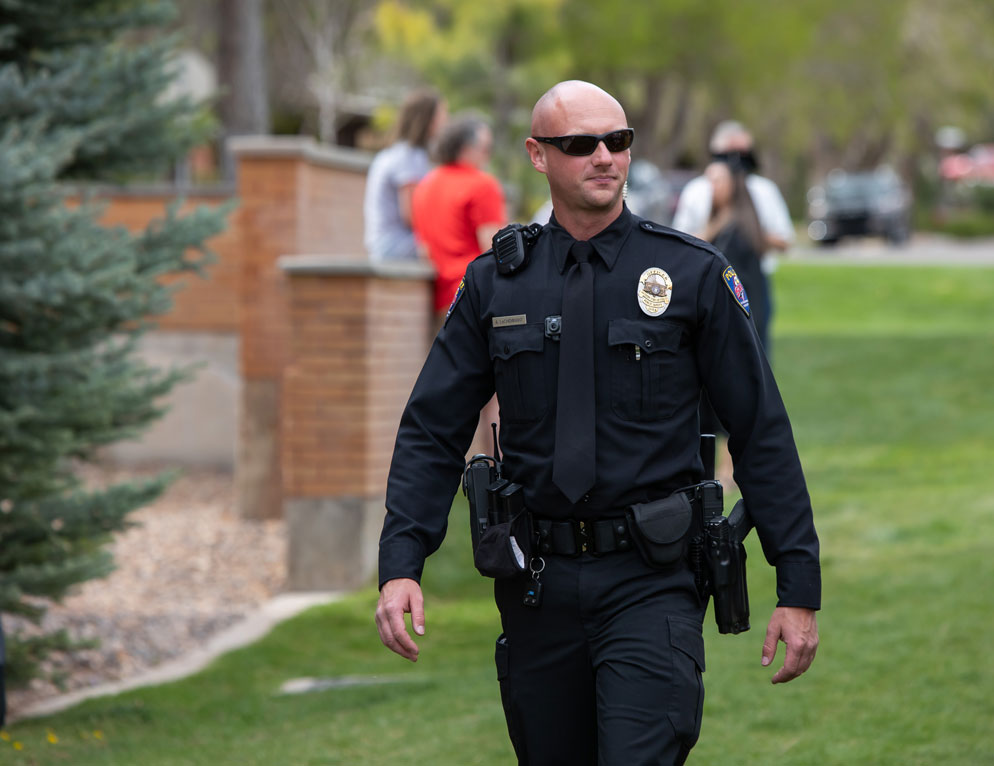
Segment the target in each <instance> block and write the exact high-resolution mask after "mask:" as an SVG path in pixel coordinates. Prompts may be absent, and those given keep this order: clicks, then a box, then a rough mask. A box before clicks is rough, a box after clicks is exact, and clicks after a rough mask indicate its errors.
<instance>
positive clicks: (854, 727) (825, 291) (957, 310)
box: [0, 262, 994, 766]
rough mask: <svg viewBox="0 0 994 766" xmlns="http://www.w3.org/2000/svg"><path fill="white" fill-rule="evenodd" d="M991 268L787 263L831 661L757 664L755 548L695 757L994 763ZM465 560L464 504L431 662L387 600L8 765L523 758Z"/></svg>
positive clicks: (825, 656)
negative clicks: (513, 743)
mask: <svg viewBox="0 0 994 766" xmlns="http://www.w3.org/2000/svg"><path fill="white" fill-rule="evenodd" d="M991 276H992V270H991V269H990V268H986V269H974V268H963V267H952V268H919V267H908V266H900V267H879V268H878V267H866V266H841V265H807V264H795V263H791V262H787V263H785V264H784V265H783V266H782V268H781V269H780V270H778V271H777V273H776V277H775V279H776V290H777V292H776V301H777V307H778V310H777V316H776V320H775V323H774V330H775V338H774V353H775V362H776V368H777V375H778V379H779V382H780V387H781V390H782V392H783V394H784V399H785V401H786V403H787V407H788V409H789V411H790V413H791V419H792V423H793V426H794V432H795V436H796V438H797V440H798V443H799V446H800V452H801V457H802V461H803V463H804V466H805V472H806V474H807V477H808V485H809V489H810V491H811V496H812V502H813V505H814V508H815V515H816V521H817V525H818V531H819V536H820V538H821V543H822V569H823V577H824V588H825V593H824V609H823V610H822V611H821V612H820V613H819V615H818V620H819V629H820V634H821V646H820V647H819V652H818V657H817V658H816V660H815V662H814V664H813V665H812V667H811V669H810V670H809V671H808V673H806V674H805V675H804V676H803V677H802V678H800V679H798V680H796V681H794V682H791V683H790V684H787V685H780V686H772V685H771V684H770V683H769V678H770V676H771V674H772V673H771V669H764V668H762V667H761V666H760V649H761V645H762V639H763V635H764V632H763V631H764V627H765V621H766V619H767V617H768V615H769V614H770V612H771V611H772V608H773V604H774V601H775V594H774V591H775V579H774V575H773V571H772V569H770V567H768V566H767V565H766V563H765V561H764V559H763V556H762V553H761V550H760V548H759V545H758V540H757V539H756V538H755V535H750V537H749V538H748V539H747V541H746V542H747V547H748V548H749V551H750V556H749V565H748V568H749V585H750V588H749V590H750V600H751V602H752V626H753V627H752V630H750V631H749V632H748V633H745V634H743V635H740V636H720V635H718V634H717V631H716V629H715V627H714V624H713V622H711V617H710V615H709V617H708V622H707V623H706V624H705V641H706V645H707V672H706V673H705V684H706V687H707V694H706V697H705V703H704V705H705V710H704V725H703V728H702V732H701V739H700V741H699V743H698V744H697V746H696V747H695V748H694V750H693V752H692V753H691V755H690V758H689V760H688V764H690V765H691V766H693V765H694V764H715V763H725V762H728V761H729V760H731V761H732V762H734V763H736V764H743V765H744V766H766V765H767V764H771V763H776V764H782V766H811V765H812V764H818V766H842V765H843V764H844V765H846V766H849V764H875V765H876V764H879V765H880V766H906V765H907V764H921V765H924V764H936V763H942V764H947V765H948V766H973V765H974V764H981V763H990V762H992V761H994V744H992V742H991V738H990V736H989V734H988V728H989V726H988V724H989V721H990V718H991V715H992V714H994V707H992V704H991V701H990V699H989V697H990V695H989V692H988V690H989V689H990V688H991V686H992V685H994V665H992V664H991V663H990V661H989V654H990V651H989V643H990V641H989V635H990V630H991V616H990V603H989V601H990V594H989V589H988V588H986V587H984V586H985V584H986V583H989V582H990V581H991V578H992V577H994V559H992V557H991V556H990V550H991V548H992V546H994V528H992V526H991V524H990V523H989V519H990V517H991V514H992V513H994V497H992V495H991V492H990V486H989V485H990V480H989V476H990V470H989V469H990V465H991V463H992V462H994V445H992V443H991V440H990V438H989V434H988V431H989V428H987V425H986V420H985V419H984V413H987V412H990V411H991V410H992V409H994V390H992V389H991V387H990V380H991V377H992V376H994V358H992V356H991V354H990V353H989V348H990V344H991V342H992V335H994V322H992V320H994V315H992V309H991V306H994V280H992V279H991V278H990V277H991ZM468 548H469V530H468V524H467V516H466V508H465V504H464V502H463V501H462V500H461V498H457V502H456V503H455V504H454V506H453V510H452V516H451V517H450V529H449V534H448V536H447V538H446V540H445V542H444V543H443V545H442V547H441V549H440V550H439V551H438V553H436V554H435V555H434V556H432V557H431V558H430V559H429V561H428V565H427V567H426V570H425V575H426V577H425V580H424V589H425V597H426V610H427V613H426V620H427V635H426V636H424V637H423V638H420V639H418V643H419V645H420V647H421V657H420V658H419V660H418V662H417V664H415V665H411V664H410V663H407V662H405V661H403V660H401V659H399V658H398V657H396V656H395V655H392V654H391V653H389V652H388V651H387V650H385V649H384V648H383V647H382V646H380V643H379V640H378V638H377V636H376V631H375V628H374V627H373V624H372V614H373V609H374V605H375V602H376V592H375V590H374V589H372V588H370V589H367V590H364V591H362V592H360V593H357V594H354V595H352V596H350V597H349V598H347V599H345V600H343V601H341V602H339V603H337V604H332V605H330V606H326V607H321V608H318V609H314V610H311V611H309V612H307V613H305V614H303V615H301V616H299V617H297V618H295V619H294V620H292V621H290V622H288V623H286V624H284V625H281V626H279V627H278V628H277V629H276V630H274V631H273V632H272V633H271V634H270V635H269V636H267V637H266V638H265V639H264V640H262V641H260V642H259V643H257V644H255V645H254V646H251V647H248V648H246V649H243V650H240V651H237V652H233V653H231V654H229V655H226V656H225V657H223V658H221V659H220V660H219V661H218V662H216V663H214V664H213V665H212V666H211V667H210V668H208V669H207V670H206V671H204V672H203V673H201V674H199V675H197V676H194V677H192V678H189V679H186V680H183V681H181V682H178V683H174V684H169V685H166V686H160V687H156V688H147V689H140V690H136V691H132V692H129V693H128V694H125V695H121V696H118V697H112V698H104V699H99V700H93V701H90V702H87V703H85V704H84V705H80V706H78V707H75V708H73V709H71V710H68V711H66V712H64V713H61V714H59V715H56V716H53V717H49V718H45V719H41V720H34V721H24V722H21V723H17V724H15V725H13V726H12V727H11V729H10V731H9V735H10V737H11V739H12V740H14V741H17V742H20V743H21V745H22V748H23V750H22V751H13V750H12V749H9V748H10V745H9V744H8V745H5V744H4V743H3V742H2V741H0V753H2V755H0V758H2V757H4V756H6V757H8V759H9V761H10V762H11V763H13V764H19V763H25V764H27V763H32V764H36V765H37V766H45V764H57V763H67V762H71V763H74V764H78V765H79V766H87V765H88V764H106V763H142V764H149V766H156V765H157V764H171V763H180V762H182V763H188V764H205V766H208V765H210V764H215V763H239V764H271V763H301V764H307V763H313V764H343V765H344V764H359V763H361V764H363V765H364V766H380V765H384V766H385V765H386V764H396V763H415V764H422V763H433V764H434V763H437V764H479V765H482V766H498V764H506V763H511V762H513V754H512V752H511V747H510V744H509V742H508V739H507V733H506V729H505V724H504V720H503V715H502V711H501V707H500V699H499V694H498V690H497V683H496V674H495V671H494V666H493V641H494V639H495V638H496V636H497V634H498V633H499V631H500V624H499V617H498V615H497V611H496V608H495V607H494V605H493V595H492V583H491V582H490V581H489V580H485V579H483V578H481V577H479V576H478V575H477V574H476V573H475V571H474V570H473V568H472V565H471V564H470V561H469V557H468ZM782 660H783V647H782V646H781V647H780V648H779V653H778V656H777V661H778V662H782ZM342 676H352V677H355V676H360V677H362V678H364V679H367V680H370V681H375V682H376V683H371V684H370V685H358V686H351V687H343V688H332V689H327V690H325V691H321V692H315V693H310V694H300V695H281V694H279V693H278V689H279V686H280V684H282V683H283V682H284V681H286V680H288V679H291V678H301V677H317V678H336V677H342ZM95 733H99V736H96V734H95ZM50 735H55V736H56V738H57V740H58V741H57V742H55V743H53V742H52V738H51V736H50ZM730 742H731V743H734V745H733V746H730V745H729V743H730ZM4 747H6V748H8V749H7V750H4V749H3V748H4ZM730 753H731V754H732V755H731V757H730Z"/></svg>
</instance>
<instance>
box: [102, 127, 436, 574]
mask: <svg viewBox="0 0 994 766" xmlns="http://www.w3.org/2000/svg"><path fill="white" fill-rule="evenodd" d="M231 148H232V152H233V155H234V156H235V158H236V163H237V179H238V180H237V187H236V189H235V190H234V193H235V196H236V197H237V199H238V207H237V208H236V209H235V211H234V212H233V213H232V214H231V216H230V218H229V226H228V229H227V230H226V231H225V232H224V233H223V234H221V235H219V236H218V237H215V238H214V239H213V240H212V241H211V242H210V243H209V244H210V247H211V249H212V250H213V251H214V252H215V253H216V255H217V262H216V263H215V264H214V265H213V266H212V267H211V268H210V271H209V277H208V279H207V280H200V279H198V278H195V277H184V281H185V284H184V286H183V289H182V290H180V291H178V292H177V294H176V305H175V308H174V309H173V311H172V312H170V313H169V314H168V315H166V316H165V317H162V318H161V320H160V327H162V328H163V329H164V330H168V331H170V332H172V333H173V334H174V335H175V334H176V333H180V334H182V333H187V334H201V335H204V336H207V335H209V334H211V333H214V334H217V333H228V334H229V335H230V337H232V338H233V339H236V340H237V344H236V346H234V347H233V348H237V352H238V360H239V361H238V367H239V380H238V389H237V393H236V394H235V397H238V398H240V402H239V403H238V405H239V406H238V407H237V411H238V415H237V417H238V418H239V424H238V429H237V436H236V435H235V434H233V435H232V438H233V439H235V438H237V442H238V444H237V451H236V452H237V454H236V457H235V467H236V496H237V503H238V509H239V512H240V513H241V514H242V515H244V516H246V517H250V518H266V517H274V516H280V515H286V517H287V521H288V529H289V537H290V551H289V559H290V562H289V563H290V566H289V571H290V587H292V588H294V587H295V588H312V587H317V588H333V587H347V586H351V585H356V584H359V583H360V582H362V581H363V579H364V578H366V577H368V576H369V574H371V572H372V568H373V566H374V562H375V549H376V538H377V535H378V532H379V527H380V524H381V520H382V515H383V493H384V490H385V487H386V477H387V472H388V468H389V463H390V457H391V454H392V451H393V443H394V439H395V437H396V433H397V424H398V422H399V420H400V415H401V412H402V411H403V407H404V404H405V402H406V401H407V397H408V395H409V394H410V390H411V386H412V385H413V383H414V380H415V378H416V376H417V374H418V372H419V371H420V369H421V366H422V364H423V362H424V358H425V354H426V352H427V348H428V343H429V339H430V331H431V328H432V324H433V312H432V291H431V285H432V279H433V274H432V271H431V269H430V267H429V266H427V265H426V264H422V263H406V264H401V265H393V266H386V265H375V264H371V263H370V262H369V261H368V259H367V257H366V255H365V251H364V248H363V244H362V240H363V231H362V226H363V216H362V201H363V194H364V191H365V180H366V171H367V170H368V165H369V161H370V157H369V156H368V155H365V154H363V153H359V152H353V151H349V150H340V149H329V148H320V147H318V145H317V144H315V143H314V142H313V141H311V140H309V139H301V138H274V137H259V138H255V137H249V138H240V139H235V140H234V141H232V144H231ZM174 196H175V191H169V192H164V191H161V190H160V191H158V192H155V193H153V192H151V191H149V192H147V193H146V192H138V191H135V190H129V191H126V192H121V193H117V192H115V193H113V194H112V195H108V196H107V197H106V199H107V209H106V212H105V214H104V219H103V220H104V222H105V223H108V224H121V225H124V226H126V227H128V228H129V229H132V230H138V229H141V228H144V227H145V226H146V225H147V223H148V222H149V221H150V220H152V219H154V218H156V217H161V216H162V214H163V211H164V209H165V206H166V204H168V202H169V201H170V200H171V199H172V198H173V197H174ZM227 196H228V195H225V194H208V195H204V194H201V195H199V196H198V195H191V196H190V197H189V200H188V202H187V205H195V204H198V203H201V202H207V203H208V204H218V203H220V202H222V201H223V200H224V199H226V198H227ZM170 342H172V343H173V344H174V345H175V344H176V343H177V340H176V339H175V338H172V340H171V341H170ZM160 345H162V344H160ZM234 404H235V402H234V401H233V402H232V405H233V411H234ZM214 406H215V407H216V404H215V405H214ZM217 420H219V418H218V417H217V416H216V415H212V414H211V413H207V414H206V415H205V416H204V417H203V418H202V422H203V425H202V427H204V428H211V427H213V426H214V425H215V424H216V423H215V421H217ZM185 430H186V431H190V430H191V429H190V428H188V427H187V428H185ZM192 430H194V431H196V430H197V429H196V427H194V428H193V429H192Z"/></svg>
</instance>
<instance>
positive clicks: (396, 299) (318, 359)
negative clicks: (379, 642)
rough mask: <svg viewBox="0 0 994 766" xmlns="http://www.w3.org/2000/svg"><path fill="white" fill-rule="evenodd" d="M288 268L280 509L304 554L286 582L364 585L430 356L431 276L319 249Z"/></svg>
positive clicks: (295, 551) (293, 547)
mask: <svg viewBox="0 0 994 766" xmlns="http://www.w3.org/2000/svg"><path fill="white" fill-rule="evenodd" d="M281 266H282V267H283V268H284V269H285V271H286V273H287V276H288V290H287V295H288V299H289V317H290V322H291V327H290V329H291V332H290V337H291V342H290V349H289V357H290V361H289V364H288V365H287V367H286V369H285V370H284V375H283V387H282V399H281V401H282V405H281V408H282V417H281V437H280V441H281V444H282V450H283V452H282V461H283V463H282V480H283V493H284V508H285V509H286V516H287V519H288V524H289V526H290V543H289V545H290V559H291V561H295V562H303V561H306V562H308V564H307V566H306V567H299V568H295V567H293V566H291V567H290V570H289V572H290V574H289V576H290V581H291V585H292V586H294V587H311V586H317V587H320V584H322V583H329V582H332V583H338V584H339V587H340V586H341V585H343V584H358V583H360V582H361V581H362V579H363V578H364V577H366V576H368V575H369V574H371V573H372V570H373V565H374V562H375V556H374V553H375V542H376V537H377V534H378V532H379V527H380V524H381V521H382V516H383V495H384V491H385V488H386V477H387V471H388V468H389V464H390V457H391V454H392V451H393V442H394V438H395V436H396V433H397V425H398V423H399V422H400V416H401V412H402V411H403V407H404V404H405V402H406V401H407V397H408V395H409V393H410V390H411V387H412V385H413V383H414V380H415V378H416V377H417V374H418V372H419V371H420V369H421V366H422V364H423V363H424V358H425V354H426V352H427V345H428V340H429V328H430V325H431V317H432V290H431V284H432V272H431V269H430V268H429V267H428V266H426V265H423V264H405V265H403V266H377V265H373V264H370V263H368V262H364V261H357V262H348V261H342V260H336V259H334V258H329V257H322V256H297V257H288V258H284V259H281ZM346 530H347V532H346ZM343 560H349V561H351V562H352V564H351V566H346V567H343V566H342V561H343ZM324 587H328V585H327V584H325V585H324Z"/></svg>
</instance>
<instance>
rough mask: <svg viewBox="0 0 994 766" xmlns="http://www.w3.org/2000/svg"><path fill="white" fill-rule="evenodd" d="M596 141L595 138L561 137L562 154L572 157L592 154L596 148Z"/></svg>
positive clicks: (596, 138)
mask: <svg viewBox="0 0 994 766" xmlns="http://www.w3.org/2000/svg"><path fill="white" fill-rule="evenodd" d="M597 141H598V137H597V136H583V135H581V136H563V140H562V149H563V153H565V154H572V155H573V156H574V157H583V156H584V155H587V154H593V153H594V150H595V149H596V148H597Z"/></svg>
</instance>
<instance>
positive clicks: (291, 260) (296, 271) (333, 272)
mask: <svg viewBox="0 0 994 766" xmlns="http://www.w3.org/2000/svg"><path fill="white" fill-rule="evenodd" d="M278 264H279V267H280V268H281V269H282V270H283V271H285V272H286V273H287V274H289V275H290V276H327V277H377V278H380V279H433V278H434V277H435V270H434V269H433V268H432V266H431V264H430V263H427V262H426V261H388V262H385V263H374V262H373V261H369V260H366V259H360V258H354V257H351V258H343V257H341V256H334V255H284V256H282V257H281V258H280V259H279V261H278Z"/></svg>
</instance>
